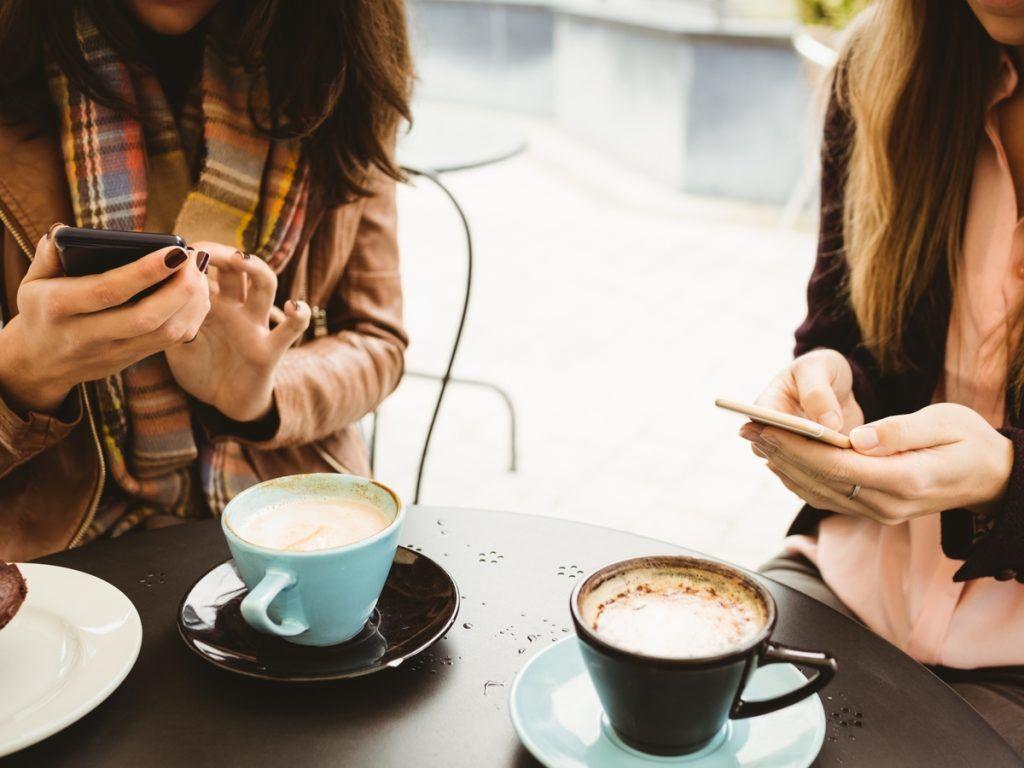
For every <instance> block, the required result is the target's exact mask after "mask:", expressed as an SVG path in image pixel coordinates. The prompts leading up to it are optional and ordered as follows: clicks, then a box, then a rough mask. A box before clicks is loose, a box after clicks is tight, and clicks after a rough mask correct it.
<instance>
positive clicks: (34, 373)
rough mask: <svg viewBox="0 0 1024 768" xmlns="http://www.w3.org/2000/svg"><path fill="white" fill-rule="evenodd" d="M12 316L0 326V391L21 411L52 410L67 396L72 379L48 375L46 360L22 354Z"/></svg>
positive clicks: (15, 321)
mask: <svg viewBox="0 0 1024 768" xmlns="http://www.w3.org/2000/svg"><path fill="white" fill-rule="evenodd" d="M19 327H20V325H19V323H18V318H17V317H15V318H14V319H13V320H11V322H10V323H8V324H7V325H6V326H4V328H3V329H2V330H0V395H2V396H3V398H4V400H5V402H6V403H7V404H8V405H9V406H10V407H11V408H13V409H14V410H16V411H21V412H22V413H29V412H33V411H34V412H38V413H52V412H54V411H56V410H57V409H58V408H60V406H61V404H62V403H63V402H64V401H65V400H66V399H67V396H68V393H69V392H70V391H71V389H72V387H73V386H74V384H73V383H64V382H60V381H57V380H56V379H55V378H53V377H50V376H48V375H47V371H46V367H45V365H44V362H45V361H42V360H34V359H31V358H30V356H27V355H25V354H24V347H23V345H22V344H21V341H20V334H19V333H18V329H19Z"/></svg>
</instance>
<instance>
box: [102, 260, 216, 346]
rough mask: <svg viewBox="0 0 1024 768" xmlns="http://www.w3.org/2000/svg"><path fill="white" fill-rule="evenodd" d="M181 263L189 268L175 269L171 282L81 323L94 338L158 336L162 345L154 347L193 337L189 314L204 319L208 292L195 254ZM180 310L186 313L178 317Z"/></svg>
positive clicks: (207, 304)
mask: <svg viewBox="0 0 1024 768" xmlns="http://www.w3.org/2000/svg"><path fill="white" fill-rule="evenodd" d="M178 250H179V251H180V249H178ZM185 263H186V264H188V265H190V266H189V268H187V269H180V268H179V269H178V271H177V272H176V273H175V274H174V276H173V278H172V279H171V280H169V281H168V282H167V283H166V284H164V285H162V286H160V287H159V288H158V289H157V290H156V291H154V292H153V293H151V294H150V295H149V296H146V297H145V298H143V299H140V300H139V301H137V302H133V303H129V304H121V305H120V306H117V307H114V308H113V309H109V310H107V311H106V312H101V313H99V314H96V315H94V316H92V317H88V318H83V319H82V321H83V322H87V323H89V325H90V330H91V332H92V333H94V334H96V336H97V337H98V338H113V339H133V338H138V337H147V336H150V335H151V334H154V333H158V332H159V333H162V334H163V336H164V337H165V338H164V342H165V343H164V344H162V345H158V347H157V348H163V347H166V346H168V345H169V344H174V343H177V342H178V341H179V340H180V337H181V336H183V335H186V334H189V333H190V332H192V335H194V331H197V330H198V326H195V328H193V325H194V324H193V323H192V322H191V320H192V317H193V313H198V314H200V315H202V317H205V316H206V313H207V311H208V310H209V307H210V298H209V289H208V287H207V282H206V275H204V274H203V273H202V272H200V271H199V270H198V269H197V268H195V266H194V264H195V254H193V255H191V256H189V257H188V258H187V259H186V262H185ZM183 309H187V310H188V311H186V312H185V313H184V314H179V313H180V312H181V311H182V310H183ZM200 322H201V321H200ZM186 338H191V336H186Z"/></svg>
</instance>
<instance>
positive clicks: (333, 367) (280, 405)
mask: <svg viewBox="0 0 1024 768" xmlns="http://www.w3.org/2000/svg"><path fill="white" fill-rule="evenodd" d="M23 133H24V132H23V131H20V130H19V129H16V128H11V127H5V126H2V125H0V224H2V227H3V236H2V241H0V312H2V318H0V319H2V320H3V321H7V320H10V318H11V317H12V316H13V315H14V314H17V292H18V285H19V284H20V282H21V280H22V278H23V277H24V275H25V272H26V270H27V269H28V264H29V259H30V258H31V256H32V254H33V253H34V252H35V244H36V242H37V241H38V240H39V238H40V237H42V236H43V235H44V234H45V232H46V231H47V229H48V228H49V227H50V225H51V224H52V223H53V222H57V221H61V222H70V221H72V220H73V215H72V212H71V202H70V199H69V197H68V191H67V182H66V181H65V176H64V168H63V161H62V159H61V152H60V148H59V146H58V144H57V140H56V138H55V137H54V136H52V135H40V136H36V137H33V138H30V139H24V138H23ZM373 187H374V190H375V195H374V196H373V197H370V198H366V199H362V200H359V201H357V202H354V203H351V204H349V205H344V206H340V207H336V208H332V209H325V208H324V206H319V210H315V209H314V210H311V211H310V215H309V216H308V219H309V222H308V224H307V228H306V232H305V233H304V236H303V240H302V244H301V246H300V249H299V251H298V253H297V254H296V256H295V258H294V259H292V261H291V262H290V263H289V265H288V266H287V267H286V269H285V272H284V273H283V274H282V275H281V276H280V284H279V290H278V303H279V304H280V303H281V302H283V301H285V300H287V299H291V298H297V299H303V300H305V301H307V302H308V303H309V304H310V306H311V307H314V308H315V309H314V323H313V326H314V327H313V328H312V329H311V332H310V334H309V338H308V339H307V340H306V341H305V342H304V343H303V344H302V345H300V346H297V347H295V348H293V349H291V350H290V351H289V352H288V354H287V356H286V357H285V359H284V360H283V361H282V363H281V366H280V368H279V369H278V376H277V379H276V383H275V401H276V404H277V409H278V415H279V417H280V427H279V429H278V430H277V432H276V434H274V435H273V436H272V437H270V439H267V440H261V441H260V442H253V441H247V440H245V439H240V438H238V431H237V429H233V427H235V425H232V424H229V423H227V422H226V421H225V422H223V423H222V424H217V423H212V424H210V423H206V424H205V426H206V427H207V429H208V431H210V432H211V433H212V434H213V435H214V437H215V438H216V439H238V441H239V442H240V443H242V445H243V450H244V451H245V452H246V454H247V455H248V458H249V460H250V462H251V463H252V465H253V466H254V467H255V468H256V471H257V473H258V474H259V476H260V477H261V478H264V479H265V478H269V477H277V476H280V475H286V474H293V473H298V472H329V471H350V472H355V473H359V474H367V473H368V472H369V466H368V464H367V457H366V450H365V446H364V445H363V442H362V440H361V438H360V436H359V434H358V432H357V431H356V428H355V426H354V424H353V422H355V421H356V420H358V419H359V418H360V417H362V416H363V415H364V414H366V413H368V412H369V411H371V410H373V409H374V408H375V407H376V406H377V404H378V403H380V402H381V401H382V400H383V399H384V398H385V397H386V396H387V395H388V394H389V393H390V392H391V391H392V390H393V389H394V388H395V387H396V386H397V384H398V381H399V379H400V378H401V376H402V370H403V354H404V350H405V346H406V342H407V338H406V335H405V331H404V330H403V328H402V294H401V282H400V279H399V273H398V246H397V242H396V231H395V230H396V216H395V185H394V183H393V182H392V181H390V180H386V179H384V178H383V176H380V177H376V178H375V179H374V182H373ZM318 316H319V317H318ZM73 401H74V402H72V404H71V406H72V407H71V411H72V413H71V414H70V415H68V416H65V417H66V418H67V419H68V420H67V421H64V420H62V418H59V417H56V416H50V415H46V414H39V413H30V414H27V415H26V414H22V413H17V412H15V411H13V410H12V409H11V408H9V407H8V405H7V404H6V403H4V401H3V399H2V394H0V558H2V559H5V560H26V559H29V558H34V557H39V556H42V555H45V554H48V553H50V552H55V551H58V550H61V549H65V548H68V547H73V546H76V545H77V544H78V543H79V542H80V541H81V538H82V536H83V534H84V532H85V530H86V528H87V527H88V525H89V523H90V522H91V520H92V517H93V515H94V514H95V511H96V507H97V504H98V503H99V500H100V495H101V494H102V492H103V486H104V483H105V482H107V478H106V477H105V475H106V471H105V466H104V459H103V453H102V450H101V448H100V443H99V439H98V434H99V433H98V432H97V429H98V426H99V425H98V424H97V420H96V412H95V405H93V404H92V403H91V402H90V397H89V393H88V387H87V386H85V385H82V386H79V387H78V388H77V394H76V395H74V397H73ZM62 416H63V412H62ZM214 422H216V419H214Z"/></svg>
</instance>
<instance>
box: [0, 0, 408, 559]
mask: <svg viewBox="0 0 1024 768" xmlns="http://www.w3.org/2000/svg"><path fill="white" fill-rule="evenodd" d="M410 82H411V63H410V55H409V50H408V42H407V38H406V20H405V8H404V4H403V2H402V0H308V1H307V2H301V3H284V2H280V1H279V0H177V2H174V3H168V2H164V1H163V0H75V1H74V2H60V1H59V0H7V1H6V2H4V3H3V4H2V5H0V223H2V226H3V233H2V234H3V237H2V240H0V312H2V318H0V319H2V321H3V326H2V330H0V559H8V560H11V559H27V558H31V557H37V556H40V555H43V554H45V553H48V552H52V551H55V550H59V549H62V548H65V547H70V546H77V545H79V544H81V543H83V542H85V541H88V540H91V539H94V538H97V537H100V536H117V535H120V534H122V533H124V532H126V531H130V530H135V529H138V528H149V527H159V526H162V525H168V524H172V523H175V522H180V521H183V520H187V519H190V518H196V517H202V516H208V515H210V514H218V513H219V512H220V511H221V510H222V509H223V507H224V505H225V504H226V503H227V501H228V500H230V498H231V497H232V496H233V495H235V494H237V493H238V492H239V491H240V490H242V489H243V488H245V487H247V486H249V485H252V484H253V483H256V482H258V481H260V480H262V479H266V478H269V477H275V476H280V475H285V474H292V473H298V472H316V471H350V472H355V473H361V474H365V473H367V472H368V466H367V460H366V455H365V449H364V447H363V445H362V443H361V440H360V438H359V436H358V433H357V431H356V429H355V426H354V422H356V421H357V420H358V419H359V418H361V417H362V416H363V415H364V414H366V413H367V412H369V411H371V410H373V409H374V408H375V407H376V406H377V404H378V403H379V402H380V401H381V400H382V399H383V398H384V397H386V396H387V395H388V394H389V393H390V392H391V390H393V389H394V387H395V386H396V385H397V383H398V381H399V379H400V377H401V373H402V365H403V353H404V349H405V344H406V337H405V333H404V331H403V329H402V325H401V288H400V281H399V275H398V254H397V245H396V239H395V234H396V233H395V189H394V187H395V180H396V179H398V178H399V176H400V174H399V171H398V169H397V167H396V166H395V163H394V159H393V146H394V138H395V135H396V130H397V128H398V125H399V122H400V121H401V120H402V119H403V118H408V116H409V111H408V98H409V91H410ZM53 222H65V223H68V224H76V225H78V226H84V227H95V228H103V229H114V230H144V231H154V232H167V233H170V232H173V233H175V234H178V235H180V236H182V237H183V238H184V239H185V240H186V242H188V243H189V244H190V246H191V247H190V248H189V249H188V250H187V251H186V250H182V249H180V248H168V249H163V250H161V251H158V252H155V253H152V254H149V255H148V256H146V257H144V258H142V259H140V260H138V261H137V262H135V263H133V264H130V265H128V266H126V267H122V268H119V269H114V270H110V271H108V272H105V273H103V274H100V275H96V276H90V277H66V276H65V275H64V274H63V272H62V270H61V266H60V261H59V259H58V255H57V253H56V249H55V245H54V239H53V235H54V232H55V231H56V230H57V228H58V227H59V226H60V225H57V224H54V223H53ZM150 287H155V288H154V290H152V291H151V292H149V293H148V294H145V295H144V296H143V297H142V298H138V299H137V300H135V301H130V299H132V298H133V297H136V296H137V295H138V294H140V293H141V292H142V291H144V290H145V289H147V288H150Z"/></svg>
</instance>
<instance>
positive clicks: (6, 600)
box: [0, 560, 28, 629]
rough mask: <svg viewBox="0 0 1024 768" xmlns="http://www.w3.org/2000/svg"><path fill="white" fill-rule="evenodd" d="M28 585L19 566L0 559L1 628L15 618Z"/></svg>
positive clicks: (23, 600)
mask: <svg viewBox="0 0 1024 768" xmlns="http://www.w3.org/2000/svg"><path fill="white" fill-rule="evenodd" d="M27 594H28V586H27V585H26V584H25V579H23V578H22V576H21V571H19V570H18V566H16V565H14V564H13V563H11V564H9V565H8V564H7V563H5V562H4V561H3V560H0V629H3V628H4V627H5V626H7V622H9V621H10V620H11V619H13V618H14V614H16V613H17V612H18V609H19V608H21V604H22V603H23V602H25V595H27Z"/></svg>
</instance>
